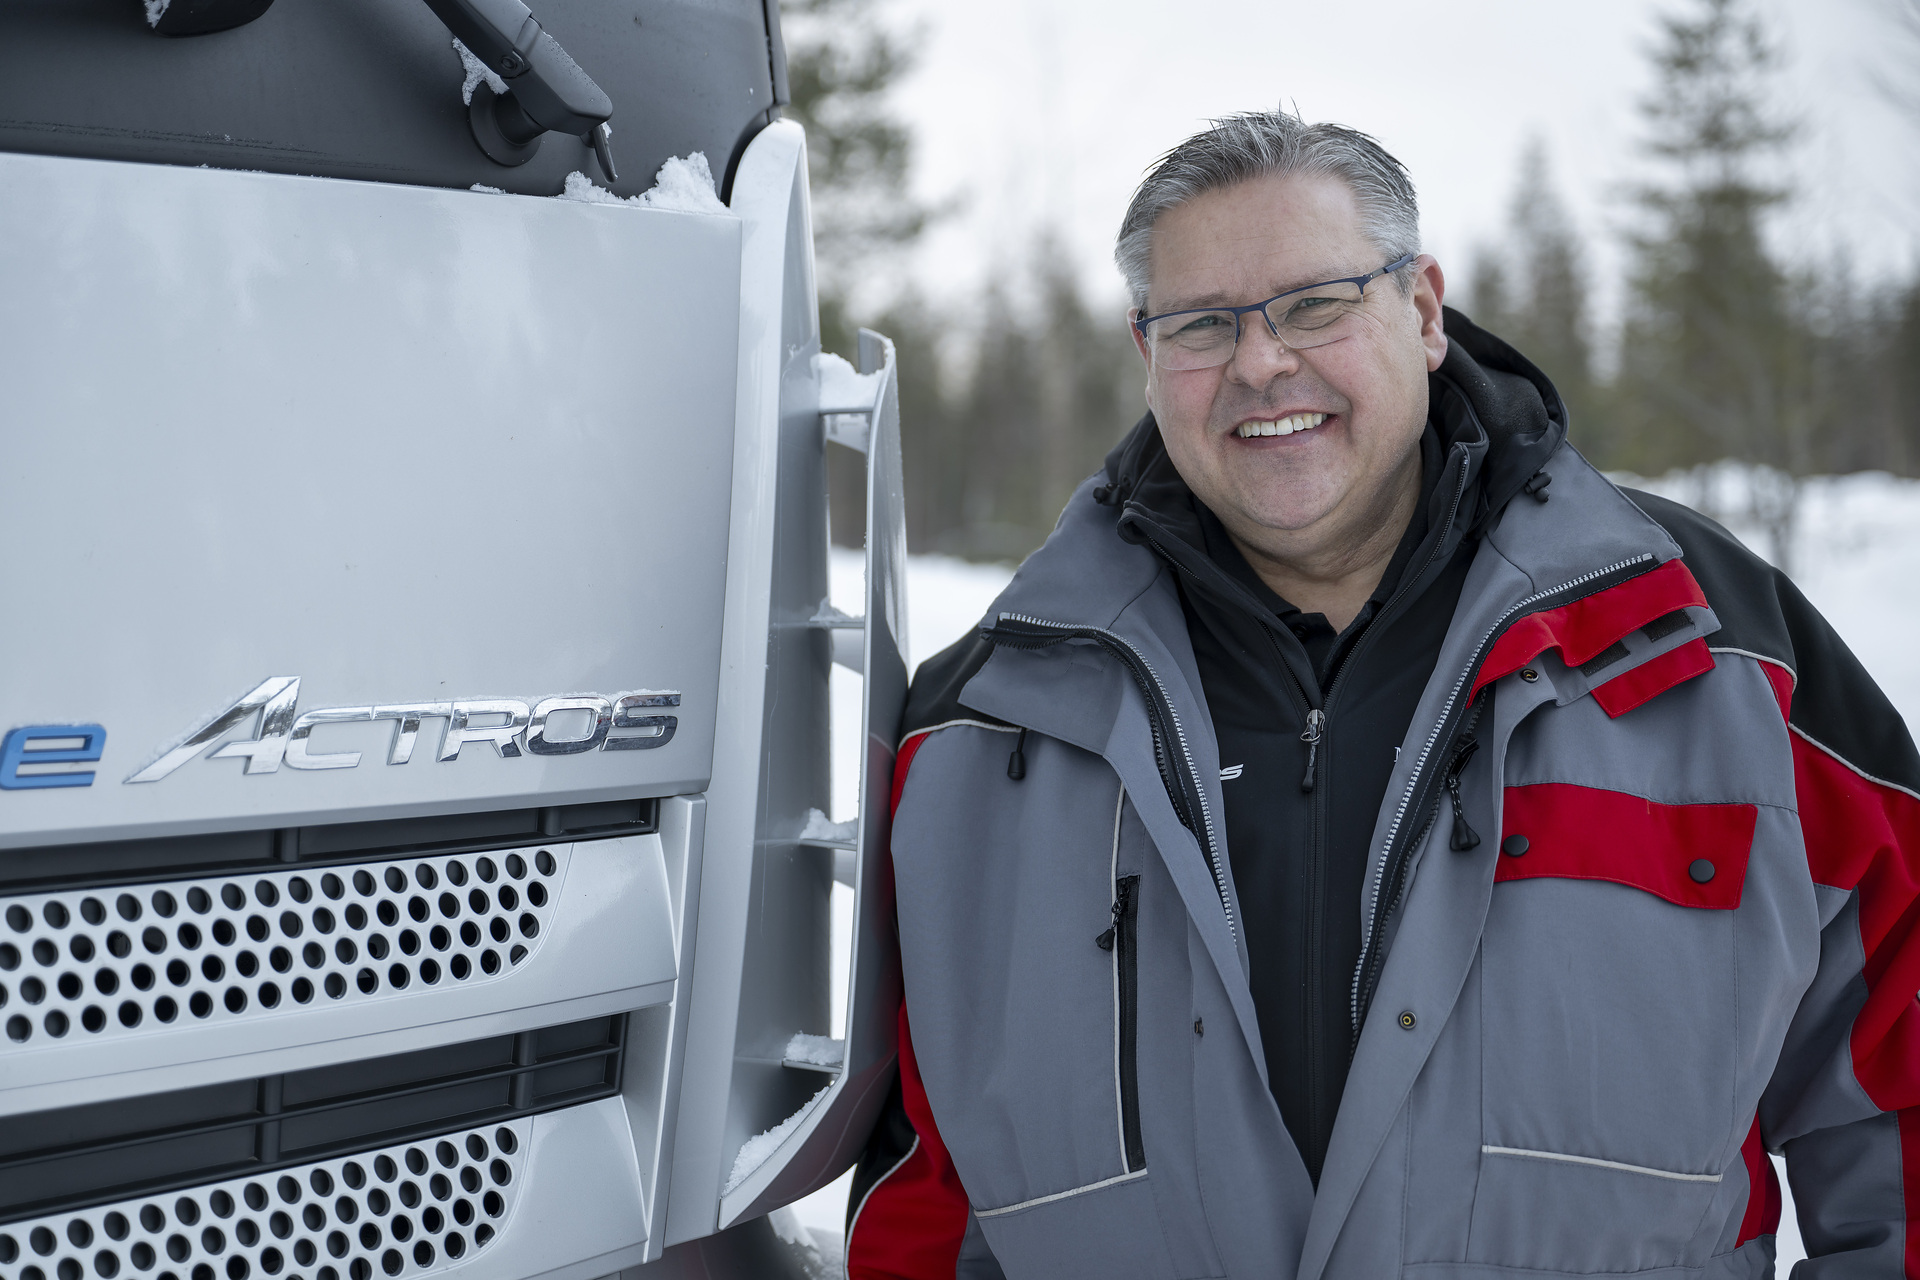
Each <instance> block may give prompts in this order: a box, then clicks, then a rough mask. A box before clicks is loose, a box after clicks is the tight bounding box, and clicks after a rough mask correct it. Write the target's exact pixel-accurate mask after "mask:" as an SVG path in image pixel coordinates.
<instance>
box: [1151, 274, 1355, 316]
mask: <svg viewBox="0 0 1920 1280" xmlns="http://www.w3.org/2000/svg"><path fill="white" fill-rule="evenodd" d="M1365 274H1366V271H1365V270H1364V269H1363V270H1359V271H1349V272H1347V273H1346V274H1345V275H1342V274H1341V273H1340V268H1337V267H1333V268H1328V270H1327V271H1325V272H1313V273H1310V274H1307V275H1303V276H1301V277H1300V278H1299V279H1297V280H1294V281H1291V282H1288V283H1284V284H1278V285H1274V286H1273V288H1272V290H1271V291H1270V292H1268V293H1263V294H1261V295H1260V296H1259V297H1257V298H1249V299H1247V300H1246V302H1242V301H1240V300H1239V298H1238V297H1237V296H1236V295H1232V294H1226V293H1199V294H1194V295H1193V296H1192V297H1190V298H1188V299H1186V300H1185V301H1180V300H1178V299H1176V300H1174V301H1172V302H1169V303H1167V304H1166V305H1164V306H1155V307H1154V308H1153V309H1152V310H1150V311H1148V312H1147V314H1148V315H1165V314H1167V313H1168V312H1169V311H1205V310H1207V309H1209V308H1212V307H1239V306H1249V305H1251V304H1252V303H1255V302H1265V301H1267V300H1268V299H1269V298H1277V297H1279V296H1280V295H1281V294H1283V293H1292V292H1293V291H1294V290H1295V289H1310V288H1312V287H1313V286H1314V285H1316V284H1327V283H1330V282H1331V281H1334V280H1350V279H1353V278H1354V277H1356V276H1363V275H1365Z"/></svg>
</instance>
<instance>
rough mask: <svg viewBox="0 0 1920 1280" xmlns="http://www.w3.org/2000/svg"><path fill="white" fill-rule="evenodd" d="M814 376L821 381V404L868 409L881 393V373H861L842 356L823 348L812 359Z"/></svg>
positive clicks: (824, 405) (832, 408)
mask: <svg viewBox="0 0 1920 1280" xmlns="http://www.w3.org/2000/svg"><path fill="white" fill-rule="evenodd" d="M813 376H814V377H815V378H817V379H819V381H820V407H821V408H822V409H823V410H826V411H829V412H831V411H832V410H835V409H865V408H869V407H871V406H872V404H873V402H874V400H875V398H877V397H878V396H879V394H880V375H879V374H877V373H861V372H860V371H859V370H857V369H855V368H854V367H853V366H852V365H850V364H848V363H847V362H846V360H844V359H842V358H841V357H840V356H836V355H834V354H833V353H832V352H830V351H823V352H821V353H820V354H819V355H817V356H815V357H814V358H813Z"/></svg>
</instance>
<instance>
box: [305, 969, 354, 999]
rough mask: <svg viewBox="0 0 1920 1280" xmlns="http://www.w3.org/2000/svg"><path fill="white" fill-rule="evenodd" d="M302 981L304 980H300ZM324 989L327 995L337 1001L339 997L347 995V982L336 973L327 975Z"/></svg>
mask: <svg viewBox="0 0 1920 1280" xmlns="http://www.w3.org/2000/svg"><path fill="white" fill-rule="evenodd" d="M302 981H304V979H302ZM326 987H327V994H328V995H329V996H331V997H333V998H334V999H335V1000H338V999H339V998H340V997H341V996H343V995H345V994H347V980H346V979H345V978H343V977H341V976H340V975H339V974H337V973H330V974H328V975H327V982H326Z"/></svg>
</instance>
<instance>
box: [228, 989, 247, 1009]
mask: <svg viewBox="0 0 1920 1280" xmlns="http://www.w3.org/2000/svg"><path fill="white" fill-rule="evenodd" d="M226 1006H227V1012H229V1013H239V1012H240V1011H241V1010H243V1009H245V1008H246V1007H247V993H246V992H244V991H242V990H241V989H240V988H238V987H228V988H227V996H226Z"/></svg>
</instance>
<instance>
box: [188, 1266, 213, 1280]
mask: <svg viewBox="0 0 1920 1280" xmlns="http://www.w3.org/2000/svg"><path fill="white" fill-rule="evenodd" d="M192 1274H193V1280H213V1268H212V1267H210V1266H208V1265H207V1264H206V1263H204V1262H196V1263H194V1264H193V1272H192Z"/></svg>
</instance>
